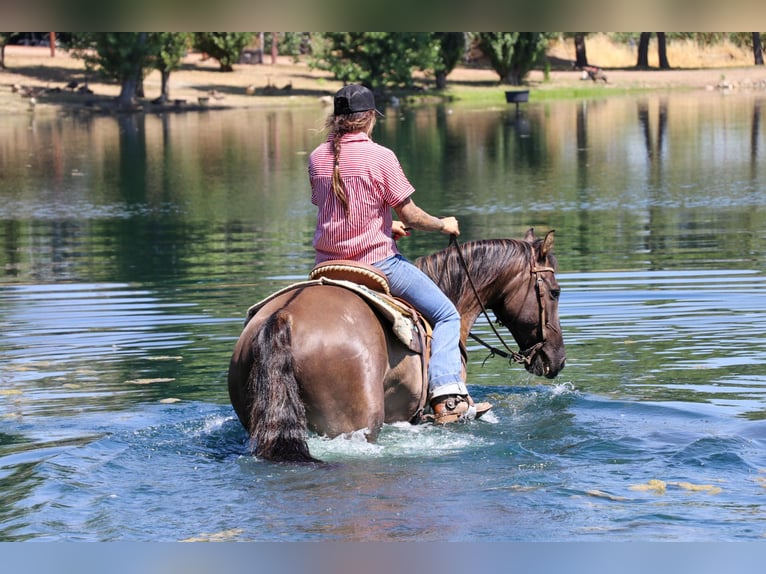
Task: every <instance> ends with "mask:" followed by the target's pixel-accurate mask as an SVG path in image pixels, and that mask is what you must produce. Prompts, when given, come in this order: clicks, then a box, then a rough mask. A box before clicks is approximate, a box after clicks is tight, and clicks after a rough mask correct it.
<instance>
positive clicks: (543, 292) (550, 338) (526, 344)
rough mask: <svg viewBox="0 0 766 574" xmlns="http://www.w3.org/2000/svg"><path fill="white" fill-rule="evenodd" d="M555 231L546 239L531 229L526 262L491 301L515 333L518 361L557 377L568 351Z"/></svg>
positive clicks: (529, 367)
mask: <svg viewBox="0 0 766 574" xmlns="http://www.w3.org/2000/svg"><path fill="white" fill-rule="evenodd" d="M553 240H554V232H553V231H549V232H548V233H547V234H546V235H545V237H544V238H542V239H539V238H537V237H536V236H535V232H534V229H532V228H530V229H529V230H528V231H527V233H526V236H525V237H524V242H525V243H526V244H527V246H528V248H527V249H526V250H525V251H526V252H527V254H528V255H527V265H526V269H523V270H522V271H521V272H520V273H517V274H516V277H515V278H514V280H511V281H508V282H507V283H506V285H507V286H508V287H507V288H506V289H505V291H504V292H503V293H502V296H501V297H498V298H497V300H496V302H494V303H493V304H490V308H491V309H492V310H493V311H494V313H495V316H496V317H497V319H498V321H500V323H501V324H503V325H504V326H505V327H506V328H507V329H508V330H509V331H510V332H511V334H512V335H513V338H514V339H515V340H516V343H517V344H518V345H519V347H520V349H521V350H520V351H519V353H518V354H517V355H519V356H520V357H519V362H522V360H523V363H524V367H525V368H526V369H527V371H529V372H530V373H532V374H534V375H537V376H544V377H547V378H549V379H552V378H554V377H555V376H556V375H558V373H559V372H560V371H561V370H562V369H563V368H564V363H565V362H566V351H565V348H564V339H563V337H562V334H561V324H560V323H559V295H560V293H561V287H560V286H559V283H558V281H557V280H556V271H557V269H558V265H557V263H556V257H555V256H554V255H553Z"/></svg>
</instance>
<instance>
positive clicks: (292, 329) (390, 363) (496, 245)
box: [228, 228, 566, 463]
mask: <svg viewBox="0 0 766 574" xmlns="http://www.w3.org/2000/svg"><path fill="white" fill-rule="evenodd" d="M553 233H554V232H553V231H549V232H548V233H547V234H546V235H545V237H544V238H543V239H540V238H537V237H536V236H535V233H534V229H532V228H530V229H529V230H528V231H527V233H526V235H525V237H524V239H523V240H518V239H489V240H477V241H473V242H466V243H464V244H462V245H461V244H458V243H457V242H456V241H454V242H452V243H451V244H450V246H449V247H447V248H445V249H443V250H441V251H439V252H437V253H434V254H431V255H426V256H424V257H420V258H418V259H416V260H415V261H414V263H415V265H416V266H417V267H419V268H420V269H421V270H423V271H424V272H425V273H426V274H427V275H429V276H430V277H431V278H432V279H433V280H434V281H435V282H436V284H437V285H438V286H439V287H440V288H441V289H442V291H443V292H444V293H445V294H446V295H447V296H448V297H449V298H450V299H451V300H452V302H453V303H454V304H455V306H456V308H457V309H458V311H459V313H460V316H461V342H462V343H463V345H465V342H466V340H467V337H468V336H469V333H470V330H471V327H472V325H473V324H474V322H475V321H476V319H477V318H478V316H479V314H480V313H482V312H484V313H485V314H486V309H489V310H491V311H492V312H493V313H494V315H495V318H496V319H497V321H498V322H499V324H500V325H502V326H504V327H505V328H506V329H508V331H509V332H510V333H511V335H512V336H513V338H514V339H515V341H516V343H517V344H518V345H519V347H520V349H521V350H520V351H518V352H516V351H514V352H512V353H511V356H512V357H513V359H514V360H516V361H518V362H520V363H523V364H524V366H525V368H526V370H527V371H529V372H530V373H533V374H534V375H537V376H543V377H547V378H550V379H552V378H554V377H555V376H556V375H557V374H558V373H559V372H560V371H561V369H563V368H564V363H565V361H566V352H565V348H564V341H563V338H562V333H561V325H560V323H559V315H558V300H559V294H560V292H561V288H560V286H559V284H558V282H557V280H556V276H555V274H556V270H557V263H556V258H555V256H554V255H553V253H552V249H553V242H554V234H553ZM487 318H488V319H489V317H487ZM490 324H491V323H490ZM492 328H493V329H494V326H493V327H492ZM496 332H497V331H496ZM498 335H499V334H498ZM488 347H489V348H490V349H492V347H491V346H489V345H488ZM495 351H497V349H493V352H495ZM422 371H423V368H422V363H421V357H420V356H419V355H418V354H417V353H415V352H413V351H412V350H410V348H408V347H407V346H405V345H404V344H403V343H402V342H401V341H400V340H399V339H398V338H397V337H396V336H394V335H393V334H392V330H391V328H390V326H389V325H388V324H387V323H386V321H385V319H382V318H381V316H380V314H379V313H378V312H376V311H375V310H373V309H372V307H371V306H370V305H369V304H368V303H367V302H366V301H365V300H363V298H362V297H360V296H359V295H356V294H355V293H354V292H352V291H349V290H347V289H345V288H343V287H341V286H337V285H332V284H319V285H317V284H313V285H308V286H305V287H301V286H298V287H297V288H295V289H291V290H287V291H285V292H281V293H279V294H276V296H274V297H273V298H271V299H268V300H267V302H266V303H265V304H263V305H262V306H261V307H260V308H258V310H257V311H256V312H255V314H254V315H253V316H252V318H250V319H249V321H248V322H247V323H246V325H245V327H244V329H243V330H242V333H241V335H240V337H239V339H238V341H237V343H236V345H235V348H234V351H233V354H232V357H231V361H230V364H229V371H228V391H229V397H230V399H231V403H232V406H233V407H234V410H235V412H236V414H237V417H238V418H239V420H240V422H241V423H242V425H243V426H244V428H245V429H246V430H247V432H248V433H249V435H250V440H251V444H252V445H253V447H254V448H253V452H254V454H255V456H256V458H259V459H264V460H270V461H276V462H298V463H303V462H305V463H308V462H320V461H318V460H317V459H315V458H314V457H313V456H312V455H311V453H310V452H309V448H308V444H307V431H308V430H312V431H314V432H316V433H317V434H319V435H325V436H327V437H330V438H333V437H336V436H338V435H341V434H344V433H351V432H354V431H358V430H361V429H366V431H365V432H366V436H367V440H368V441H370V442H374V441H375V440H376V439H377V436H378V433H379V432H380V430H381V428H382V426H383V424H384V423H386V424H388V423H394V422H403V421H412V420H413V417H415V415H416V414H417V413H418V412H422V410H423V408H424V406H425V392H424V390H423V389H424V386H423V385H424V384H425V383H424V382H423V379H424V377H423V372H422Z"/></svg>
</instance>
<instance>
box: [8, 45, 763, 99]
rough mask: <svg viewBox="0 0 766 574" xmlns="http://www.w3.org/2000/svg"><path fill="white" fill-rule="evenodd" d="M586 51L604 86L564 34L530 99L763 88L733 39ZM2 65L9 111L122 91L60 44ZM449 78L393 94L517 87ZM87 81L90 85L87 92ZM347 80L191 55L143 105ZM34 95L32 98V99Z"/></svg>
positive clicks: (488, 77)
mask: <svg viewBox="0 0 766 574" xmlns="http://www.w3.org/2000/svg"><path fill="white" fill-rule="evenodd" d="M587 50H588V59H589V62H590V63H591V64H593V65H596V66H600V67H601V68H603V69H604V71H605V74H606V76H607V82H606V83H603V82H598V83H594V82H592V81H590V80H588V79H585V80H583V78H582V73H581V72H580V71H578V70H574V69H572V66H571V62H572V60H573V59H574V47H573V45H572V41H571V39H570V40H561V41H557V42H553V43H552V44H551V46H550V48H549V50H548V53H547V66H546V69H545V71H543V70H533V71H532V72H531V73H530V74H529V75H528V77H527V79H526V82H525V86H523V87H524V88H525V89H529V90H530V100H531V101H536V100H547V99H565V98H587V97H594V96H598V97H602V96H613V95H624V94H630V93H639V92H646V91H650V90H681V89H686V90H702V89H707V90H710V89H717V88H720V87H726V88H727V89H766V70H765V69H764V68H763V67H762V66H759V67H756V66H753V65H752V53H749V52H748V51H747V50H745V49H741V48H738V47H736V46H733V45H730V44H727V43H722V44H720V45H718V46H715V47H706V48H702V47H699V46H697V45H696V44H695V43H693V42H688V41H684V42H671V43H669V45H668V57H669V60H670V63H671V66H674V68H673V69H671V70H662V71H660V70H656V69H648V70H636V69H635V68H633V66H634V64H635V60H636V49H635V47H631V46H629V45H626V44H616V43H615V42H613V41H612V40H610V39H609V38H608V37H607V36H606V35H605V34H599V35H593V36H589V37H588V40H587ZM649 54H650V61H649V63H650V66H652V65H656V62H654V60H653V59H652V58H656V47H655V46H653V45H652V46H650V51H649ZM267 62H270V59H269V58H267ZM5 63H6V66H7V69H6V70H3V71H0V106H1V107H0V109H2V111H4V112H6V113H18V112H20V111H27V110H30V109H33V108H34V109H35V111H36V112H39V113H42V112H43V111H45V110H56V109H60V108H61V107H83V108H88V109H100V108H108V107H109V106H110V105H111V103H112V101H113V99H114V98H115V97H116V96H117V95H118V94H119V89H120V87H119V85H117V84H115V83H114V82H109V81H104V80H103V79H101V78H100V77H98V76H97V75H96V74H94V73H89V72H86V70H85V67H84V64H83V62H82V61H81V60H79V59H76V58H73V57H71V56H70V55H69V54H68V53H67V52H66V51H64V50H61V49H59V50H57V51H56V54H55V57H51V54H50V50H49V49H48V48H46V47H22V46H8V47H6V55H5ZM447 80H448V87H447V89H446V90H443V91H436V90H434V89H432V82H431V79H430V78H427V77H424V76H420V77H418V78H417V84H418V90H416V91H414V92H408V93H404V92H400V93H395V94H393V95H395V96H397V97H399V98H400V100H401V99H404V100H405V101H410V102H412V103H419V102H433V101H449V102H451V103H453V104H455V105H468V106H504V105H506V104H505V98H504V92H505V90H507V89H514V87H512V86H503V85H500V84H499V81H498V80H499V78H498V76H497V74H496V73H495V72H494V71H493V70H492V69H491V68H489V67H488V66H487V65H485V64H482V63H474V64H473V65H470V66H468V65H461V66H458V67H457V68H456V69H455V70H453V72H452V73H451V74H450V75H449V76H448V78H447ZM70 82H72V83H77V88H75V89H74V90H72V89H69V88H67V87H66V86H67V84H69V83H70ZM83 86H87V90H85V89H83V91H84V92H85V93H80V91H79V88H82V87H83ZM340 86H341V82H339V81H337V80H335V79H334V78H333V77H332V76H331V75H329V74H328V73H327V72H322V71H318V70H312V69H310V67H309V66H308V64H307V62H305V61H301V62H296V61H294V60H293V59H292V58H291V57H280V58H278V60H277V62H276V63H273V64H272V63H265V64H260V65H244V64H243V65H237V66H235V71H234V72H230V73H223V72H220V71H219V70H218V64H217V62H215V61H214V60H211V59H203V58H202V56H201V55H200V54H198V53H190V54H189V55H188V56H187V57H186V58H185V59H184V61H183V63H182V66H181V68H180V69H179V70H177V71H174V72H173V73H172V74H171V76H170V92H171V98H172V99H173V100H174V101H173V102H171V104H170V106H165V107H157V106H154V105H152V104H151V101H152V100H153V99H154V98H156V97H158V96H159V93H160V77H159V73H158V72H152V73H150V74H149V75H148V76H147V77H146V79H145V81H144V88H145V93H146V98H145V100H144V101H143V102H142V104H143V107H144V109H145V110H146V111H161V110H163V109H168V108H170V109H174V110H183V109H198V108H201V107H206V108H232V107H252V106H272V107H274V106H276V107H283V106H305V105H318V104H319V105H323V104H326V101H327V98H328V96H330V95H331V94H333V93H334V92H335V91H336V90H337V89H338V88H340ZM30 95H34V96H35V99H34V100H31V99H30V97H29V96H30ZM32 101H34V105H32V103H31V102H32ZM0 113H1V112H0Z"/></svg>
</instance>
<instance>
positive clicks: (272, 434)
mask: <svg viewBox="0 0 766 574" xmlns="http://www.w3.org/2000/svg"><path fill="white" fill-rule="evenodd" d="M291 347H292V332H291V328H290V318H289V316H287V314H286V313H283V312H281V311H277V312H276V313H274V314H273V315H272V316H271V317H269V318H268V319H267V320H266V322H265V323H264V324H263V326H262V327H261V329H260V330H259V331H258V333H257V334H256V335H255V337H253V342H252V352H253V366H252V367H251V369H250V377H249V380H248V387H249V389H250V396H251V398H252V404H251V407H250V428H249V429H248V430H249V431H250V437H251V439H252V440H253V442H254V446H255V448H254V452H255V456H257V457H260V458H263V459H266V460H273V461H278V462H319V461H318V460H317V459H315V458H314V457H312V456H311V455H310V454H309V447H308V444H307V443H306V429H307V426H306V410H305V408H304V406H303V401H302V400H301V397H300V393H299V391H298V381H297V379H296V378H295V367H294V364H293V355H292V348H291Z"/></svg>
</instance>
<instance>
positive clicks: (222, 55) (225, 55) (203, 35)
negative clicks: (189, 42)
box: [194, 32, 253, 72]
mask: <svg viewBox="0 0 766 574" xmlns="http://www.w3.org/2000/svg"><path fill="white" fill-rule="evenodd" d="M252 38H253V33H252V32H197V33H195V34H194V46H195V47H196V48H197V49H198V50H199V51H200V52H205V53H206V54H208V55H209V56H210V57H211V58H214V59H216V60H218V63H219V64H220V65H221V71H222V72H233V71H234V64H235V63H236V62H238V61H239V57H240V56H241V55H242V50H244V49H245V47H246V46H247V45H248V44H249V43H250V41H251V40H252Z"/></svg>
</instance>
